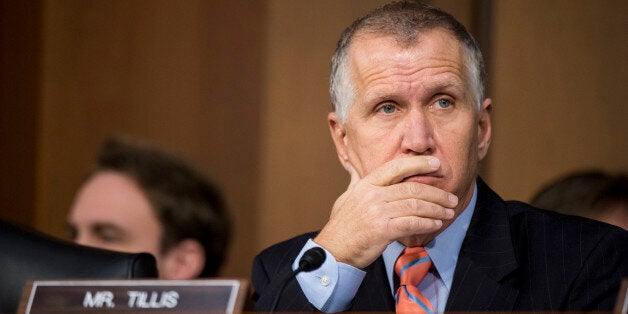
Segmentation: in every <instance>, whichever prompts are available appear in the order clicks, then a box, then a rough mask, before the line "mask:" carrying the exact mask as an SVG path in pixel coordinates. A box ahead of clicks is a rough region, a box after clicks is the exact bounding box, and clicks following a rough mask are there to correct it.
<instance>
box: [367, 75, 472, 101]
mask: <svg viewBox="0 0 628 314" xmlns="http://www.w3.org/2000/svg"><path fill="white" fill-rule="evenodd" d="M432 83H433V82H428V84H427V86H426V85H423V87H424V88H423V90H424V91H426V92H427V93H428V94H434V93H435V92H437V91H441V90H446V89H450V88H453V89H455V90H457V91H460V92H461V93H464V92H465V91H466V90H465V84H464V83H462V82H459V81H457V80H452V79H447V80H444V81H440V82H436V83H434V84H432ZM398 94H399V93H394V92H393V93H388V92H379V91H371V92H368V93H367V94H366V99H369V100H370V101H376V102H381V101H386V100H390V99H393V98H395V97H396V96H397V95H398Z"/></svg>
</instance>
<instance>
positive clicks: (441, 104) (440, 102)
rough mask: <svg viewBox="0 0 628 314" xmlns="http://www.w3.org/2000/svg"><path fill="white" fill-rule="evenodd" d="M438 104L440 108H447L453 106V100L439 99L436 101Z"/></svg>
mask: <svg viewBox="0 0 628 314" xmlns="http://www.w3.org/2000/svg"><path fill="white" fill-rule="evenodd" d="M436 104H437V105H438V108H440V109H446V108H449V107H450V106H451V100H449V99H439V100H437V101H436Z"/></svg>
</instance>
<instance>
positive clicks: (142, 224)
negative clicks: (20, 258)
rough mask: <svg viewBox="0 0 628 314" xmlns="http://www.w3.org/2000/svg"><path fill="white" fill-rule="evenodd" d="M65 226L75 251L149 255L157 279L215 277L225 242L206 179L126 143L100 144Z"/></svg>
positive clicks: (216, 198) (222, 211)
mask: <svg viewBox="0 0 628 314" xmlns="http://www.w3.org/2000/svg"><path fill="white" fill-rule="evenodd" d="M68 224H69V226H70V230H71V236H72V238H73V240H74V241H75V242H76V243H78V244H82V245H87V246H93V247H99V248H104V249H110V250H116V251H123V252H148V253H151V254H152V255H153V256H155V258H156V260H157V268H158V270H159V277H160V278H162V279H192V278H197V277H213V276H216V275H217V274H218V271H219V269H220V266H221V264H222V263H223V261H224V259H225V252H226V248H227V242H228V239H229V236H230V220H229V217H228V213H227V208H226V207H225V204H224V201H223V199H222V196H221V194H220V192H219V191H218V190H217V188H216V187H215V186H213V185H212V184H211V182H210V181H208V179H207V178H205V177H204V176H203V175H202V174H200V173H199V172H197V171H195V170H194V169H192V168H191V167H190V166H189V165H187V164H186V163H184V162H183V161H181V160H179V159H177V158H176V157H174V156H171V155H168V154H166V153H164V152H162V151H159V150H156V149H154V148H151V147H148V146H146V145H143V144H139V143H132V142H131V141H130V140H128V139H127V140H122V139H110V140H108V141H107V142H106V143H105V144H104V146H103V147H102V150H101V152H100V154H99V156H98V164H97V166H96V169H95V170H94V171H93V172H92V173H91V175H90V176H89V177H88V178H87V180H86V181H85V182H84V183H83V185H82V186H81V187H80V189H79V190H78V192H77V194H76V196H75V199H74V203H73V205H72V208H71V210H70V213H69V215H68Z"/></svg>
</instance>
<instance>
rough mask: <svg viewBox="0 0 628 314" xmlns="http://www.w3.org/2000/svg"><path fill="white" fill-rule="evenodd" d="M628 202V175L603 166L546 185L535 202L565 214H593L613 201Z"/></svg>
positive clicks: (614, 202)
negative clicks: (612, 171)
mask: <svg viewBox="0 0 628 314" xmlns="http://www.w3.org/2000/svg"><path fill="white" fill-rule="evenodd" d="M618 203H623V204H628V176H626V175H625V174H621V173H620V174H610V173H607V172H604V171H601V170H581V171H576V172H573V173H569V174H567V175H564V176H561V177H559V178H558V179H556V180H554V181H552V182H550V183H548V184H545V185H543V186H542V187H541V188H540V189H539V191H538V192H536V194H535V195H534V196H533V197H532V200H531V201H530V204H532V205H533V206H536V207H539V208H544V209H550V210H554V211H558V212H561V213H565V214H573V215H581V216H587V217H589V216H593V215H594V214H596V213H600V212H603V211H605V210H606V209H608V208H610V206H611V205H614V204H618Z"/></svg>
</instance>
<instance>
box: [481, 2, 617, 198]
mask: <svg viewBox="0 0 628 314" xmlns="http://www.w3.org/2000/svg"><path fill="white" fill-rule="evenodd" d="M493 5H494V8H493V10H494V22H493V25H494V28H493V36H492V38H493V40H492V41H493V45H494V51H493V54H492V57H493V67H492V73H491V78H490V81H491V90H492V91H493V93H492V97H493V99H494V104H495V105H494V116H493V121H494V124H495V125H494V129H495V131H494V138H493V145H492V147H491V160H490V162H491V164H490V172H489V176H488V178H487V179H488V181H489V182H490V183H491V184H492V185H493V186H494V188H495V189H497V192H500V193H501V194H502V196H503V197H505V198H514V199H521V200H529V199H530V197H531V196H532V195H533V193H535V191H536V190H537V189H538V187H539V186H540V185H542V184H545V183H546V182H548V181H550V180H552V179H554V178H555V177H557V176H559V175H563V174H565V173H568V172H571V171H575V170H577V169H584V168H600V169H605V170H608V171H624V172H626V171H628V144H627V138H628V105H627V104H626V103H625V101H624V100H625V99H628V88H626V80H628V62H626V60H627V59H628V32H626V26H627V23H626V16H628V2H626V1H614V0H604V1H571V0H551V1H544V0H533V1H514V0H505V1H501V0H500V1H494V2H493Z"/></svg>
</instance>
